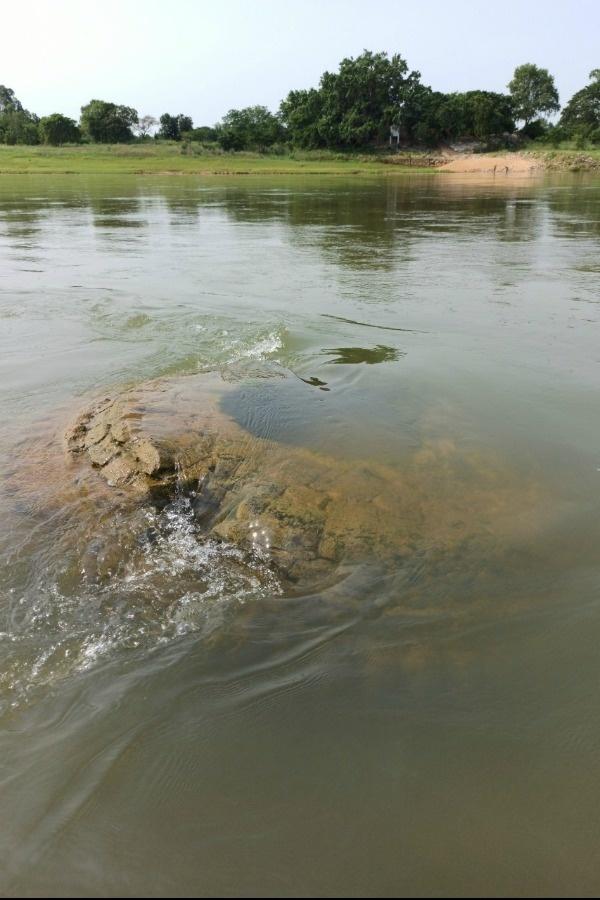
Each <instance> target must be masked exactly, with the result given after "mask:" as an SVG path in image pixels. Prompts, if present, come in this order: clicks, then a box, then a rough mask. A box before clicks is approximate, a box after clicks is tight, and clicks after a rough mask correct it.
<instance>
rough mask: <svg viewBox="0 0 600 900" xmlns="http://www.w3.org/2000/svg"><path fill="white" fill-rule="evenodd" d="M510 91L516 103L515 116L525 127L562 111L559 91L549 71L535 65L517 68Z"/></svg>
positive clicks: (526, 64) (528, 64) (510, 83)
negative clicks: (549, 114)
mask: <svg viewBox="0 0 600 900" xmlns="http://www.w3.org/2000/svg"><path fill="white" fill-rule="evenodd" d="M508 89H509V91H510V93H511V97H512V99H513V103H514V109H515V115H516V117H517V119H520V120H522V121H523V122H524V123H525V126H527V125H528V124H529V122H531V121H532V119H536V118H538V117H539V116H541V115H544V114H545V113H546V114H547V113H553V112H557V111H558V110H559V109H560V104H559V102H558V91H557V90H556V86H555V84H554V78H553V77H552V75H551V74H550V73H549V72H548V69H541V68H540V67H539V66H536V65H535V64H534V63H524V64H523V65H522V66H517V68H516V69H515V72H514V75H513V77H512V80H511V81H510V82H509V84H508Z"/></svg>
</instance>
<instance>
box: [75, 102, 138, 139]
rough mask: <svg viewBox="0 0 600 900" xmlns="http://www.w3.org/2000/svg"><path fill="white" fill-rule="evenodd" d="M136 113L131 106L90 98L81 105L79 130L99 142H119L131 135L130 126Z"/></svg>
mask: <svg viewBox="0 0 600 900" xmlns="http://www.w3.org/2000/svg"><path fill="white" fill-rule="evenodd" d="M137 121H138V114H137V111H136V110H135V109H133V107H131V106H119V105H117V104H116V103H108V102H107V101H105V100H90V102H89V103H88V104H87V105H86V106H82V107H81V121H80V124H81V130H82V131H83V132H84V134H86V135H88V136H89V137H90V138H91V139H92V140H93V141H97V142H98V143H100V144H120V143H124V142H126V141H130V140H131V139H132V137H133V134H132V132H131V126H132V125H135V124H136V123H137Z"/></svg>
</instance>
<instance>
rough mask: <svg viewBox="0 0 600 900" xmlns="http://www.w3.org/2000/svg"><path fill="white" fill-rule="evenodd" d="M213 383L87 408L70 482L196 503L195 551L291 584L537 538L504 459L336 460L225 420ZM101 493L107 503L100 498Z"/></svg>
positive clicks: (457, 453)
mask: <svg viewBox="0 0 600 900" xmlns="http://www.w3.org/2000/svg"><path fill="white" fill-rule="evenodd" d="M234 389H235V386H232V385H231V384H227V383H226V382H224V381H223V380H222V379H221V378H220V377H219V376H217V375H206V374H203V375H194V376H187V377H182V378H177V379H173V380H160V381H155V382H149V383H147V384H145V385H142V386H141V387H136V388H132V389H130V390H125V391H122V392H120V393H117V394H115V395H114V396H110V397H106V398H104V399H102V400H101V401H99V402H97V403H94V404H93V405H92V406H91V407H90V408H89V409H87V410H86V411H85V412H84V413H83V414H82V415H80V416H79V417H78V419H77V421H76V422H75V423H74V425H72V426H71V427H70V429H69V431H68V433H67V436H66V440H67V447H68V452H69V455H70V457H71V460H72V465H73V466H74V467H75V469H76V473H77V474H76V480H77V481H78V483H79V484H80V485H82V484H84V483H85V490H86V491H88V492H91V494H92V495H93V494H94V492H97V493H98V496H100V494H102V495H103V496H104V498H105V500H106V498H107V497H110V495H111V492H112V496H113V497H114V498H115V502H116V501H117V498H118V501H119V503H121V504H122V503H125V504H129V505H133V506H139V505H144V504H154V505H158V506H160V505H161V504H163V505H164V504H166V503H168V502H169V501H170V500H171V499H172V498H173V497H174V496H176V495H177V494H181V493H184V494H185V495H186V496H188V497H189V498H190V502H191V504H192V509H193V512H194V519H195V522H196V525H197V534H198V540H202V539H203V538H210V539H214V540H218V541H227V542H230V543H232V544H234V545H236V546H238V547H240V548H242V549H246V550H248V551H249V552H253V553H256V554H259V555H260V556H261V558H263V559H265V560H268V561H269V564H270V565H271V566H273V567H274V568H275V569H276V570H277V573H278V574H279V575H280V576H281V577H282V578H283V579H285V581H287V582H288V583H290V584H294V583H298V582H301V583H302V585H306V584H311V583H319V582H321V581H322V579H327V578H328V576H329V575H330V574H331V573H332V572H333V571H334V570H335V569H336V567H337V566H339V565H340V564H341V563H346V562H361V561H369V562H372V561H374V560H375V561H377V562H378V563H380V564H382V565H384V566H386V565H391V566H394V567H397V566H398V565H399V564H401V562H402V560H403V559H404V558H405V557H407V556H409V555H414V554H418V553H430V554H431V553H434V554H435V553H438V552H439V553H444V552H446V551H449V550H453V549H456V548H457V547H460V546H464V545H467V544H469V545H472V544H479V545H480V549H481V550H482V552H484V553H486V552H487V553H494V552H495V550H496V549H497V548H498V547H500V546H502V547H505V546H506V545H507V543H510V541H511V540H512V539H513V538H517V537H518V538H519V540H522V539H523V536H524V535H525V536H526V535H527V534H529V533H531V534H533V533H534V532H535V530H536V528H537V527H538V526H539V524H540V521H541V519H542V518H543V512H542V504H541V499H542V494H541V491H540V488H539V486H538V485H536V484H534V483H531V482H525V481H524V480H523V479H522V478H519V477H517V476H516V475H515V473H514V472H511V471H509V470H508V469H507V468H506V466H504V465H503V464H502V462H501V461H500V460H499V459H490V458H489V456H484V455H482V454H480V453H476V452H463V451H461V450H460V448H458V447H457V446H456V445H455V443H454V442H452V441H450V440H432V441H426V442H425V443H424V444H423V445H422V446H421V447H420V448H419V450H418V451H417V452H415V453H413V454H412V456H410V457H409V458H407V459H403V460H399V461H398V464H397V465H381V464H378V463H373V462H368V461H364V462H362V461H356V460H340V459H339V458H333V457H330V456H327V455H324V454H320V453H315V452H312V451H311V450H308V449H305V448H301V447H290V446H285V445H283V444H280V443H277V442H274V441H270V440H267V439H264V438H260V437H257V436H255V435H253V434H250V433H249V432H248V431H246V430H245V429H243V428H242V427H241V426H240V425H239V424H238V423H236V422H235V421H234V420H233V418H232V417H231V416H229V415H227V414H226V413H225V412H223V410H222V408H221V405H220V400H221V399H222V397H223V394H224V392H227V391H231V390H234ZM107 489H108V494H107Z"/></svg>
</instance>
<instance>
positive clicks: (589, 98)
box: [560, 69, 600, 140]
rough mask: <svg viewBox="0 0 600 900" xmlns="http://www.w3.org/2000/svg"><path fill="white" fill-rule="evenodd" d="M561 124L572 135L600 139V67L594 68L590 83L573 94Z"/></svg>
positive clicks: (564, 111) (561, 118)
mask: <svg viewBox="0 0 600 900" xmlns="http://www.w3.org/2000/svg"><path fill="white" fill-rule="evenodd" d="M560 124H561V126H562V127H563V128H564V129H565V130H566V131H567V133H568V134H569V135H571V136H578V135H581V136H582V137H589V138H591V139H592V140H600V69H592V71H591V72H590V84H588V85H587V87H584V88H582V89H581V90H580V91H577V93H576V94H573V96H572V97H571V99H570V100H569V102H568V103H567V105H566V106H565V108H564V109H563V111H562V116H561V117H560Z"/></svg>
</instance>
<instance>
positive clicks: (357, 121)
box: [0, 50, 600, 151]
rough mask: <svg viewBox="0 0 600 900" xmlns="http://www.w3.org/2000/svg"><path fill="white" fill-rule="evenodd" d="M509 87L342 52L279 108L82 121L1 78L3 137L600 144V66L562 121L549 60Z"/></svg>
mask: <svg viewBox="0 0 600 900" xmlns="http://www.w3.org/2000/svg"><path fill="white" fill-rule="evenodd" d="M507 89H508V90H507V92H506V93H497V92H494V91H484V90H472V91H464V92H453V93H443V92H441V91H435V90H433V89H432V88H431V87H429V86H427V85H424V84H423V83H422V81H421V75H420V73H419V72H417V71H410V70H409V67H408V64H407V62H406V60H404V59H403V58H402V57H401V56H400V55H399V54H393V55H392V56H389V55H388V54H387V53H373V52H371V51H369V50H365V51H364V52H363V53H362V54H361V55H360V56H357V57H355V58H352V57H350V58H347V59H344V60H342V62H341V63H340V65H339V68H338V71H337V72H324V73H323V75H322V76H321V78H320V81H319V84H318V86H317V87H314V88H309V89H304V90H293V91H290V93H289V94H288V95H287V97H286V98H285V99H284V100H282V102H281V104H280V107H279V110H278V111H277V112H276V113H273V112H271V111H270V110H269V109H267V108H266V107H265V106H250V107H246V108H244V109H232V110H230V111H229V112H228V113H227V115H225V116H224V117H223V119H222V120H221V121H220V122H218V123H217V124H216V125H215V126H200V127H194V123H193V120H192V117H191V116H188V115H184V114H183V113H179V114H171V113H163V115H161V116H160V118H158V119H156V118H155V117H154V116H151V115H142V116H140V115H138V112H137V110H135V109H134V108H133V107H130V106H123V105H120V104H117V103H112V102H108V101H106V100H90V102H89V103H87V104H86V105H85V106H82V107H81V115H80V119H79V122H76V121H75V120H74V119H71V118H69V117H68V116H65V115H62V114H61V113H53V114H52V115H49V116H44V117H42V118H39V117H38V116H36V115H35V114H34V113H31V112H29V110H27V109H25V108H24V107H23V105H22V103H21V102H20V101H19V100H18V99H17V97H16V96H15V92H14V91H13V90H11V89H10V88H7V87H5V86H3V85H0V143H4V144H38V143H44V144H52V145H61V144H71V143H80V142H82V141H86V142H95V143H110V144H116V143H125V142H129V141H134V140H139V141H147V140H169V141H200V142H203V143H214V144H217V145H219V146H220V147H221V148H222V149H223V150H234V151H235V150H266V149H269V148H271V149H273V148H275V147H285V146H286V145H288V146H293V147H300V148H304V149H309V150H314V149H320V148H327V149H332V150H343V149H355V150H358V149H361V150H368V149H370V148H376V147H378V146H382V145H385V144H386V143H387V142H388V140H389V136H390V133H391V130H393V133H394V135H395V136H396V137H397V141H398V143H399V144H400V145H405V146H423V147H433V146H438V145H440V144H443V143H448V142H453V141H459V140H474V141H478V142H481V143H484V144H485V145H486V146H499V145H500V144H502V143H504V144H507V143H510V142H511V141H512V142H514V140H515V135H516V136H518V137H520V138H530V139H542V140H546V141H549V142H551V143H558V142H560V141H563V140H573V139H574V140H576V141H577V142H578V144H579V145H582V146H583V145H585V143H587V142H592V143H600V69H594V70H593V71H592V72H590V76H589V83H588V84H587V85H586V86H585V87H583V88H581V90H579V91H577V92H576V93H575V94H574V95H573V97H571V99H570V100H569V101H568V103H567V104H566V105H565V106H564V108H563V109H562V112H561V115H560V118H559V119H558V121H556V122H552V121H550V120H549V118H548V117H549V116H553V115H554V114H556V113H558V112H559V111H560V102H559V96H558V91H557V89H556V85H555V83H554V78H553V76H552V75H551V74H550V73H549V71H548V70H547V69H543V68H541V67H540V66H537V65H534V64H533V63H525V64H523V65H521V66H518V67H517V68H516V69H515V72H514V74H513V77H512V79H511V80H510V82H509V83H508V85H507Z"/></svg>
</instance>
